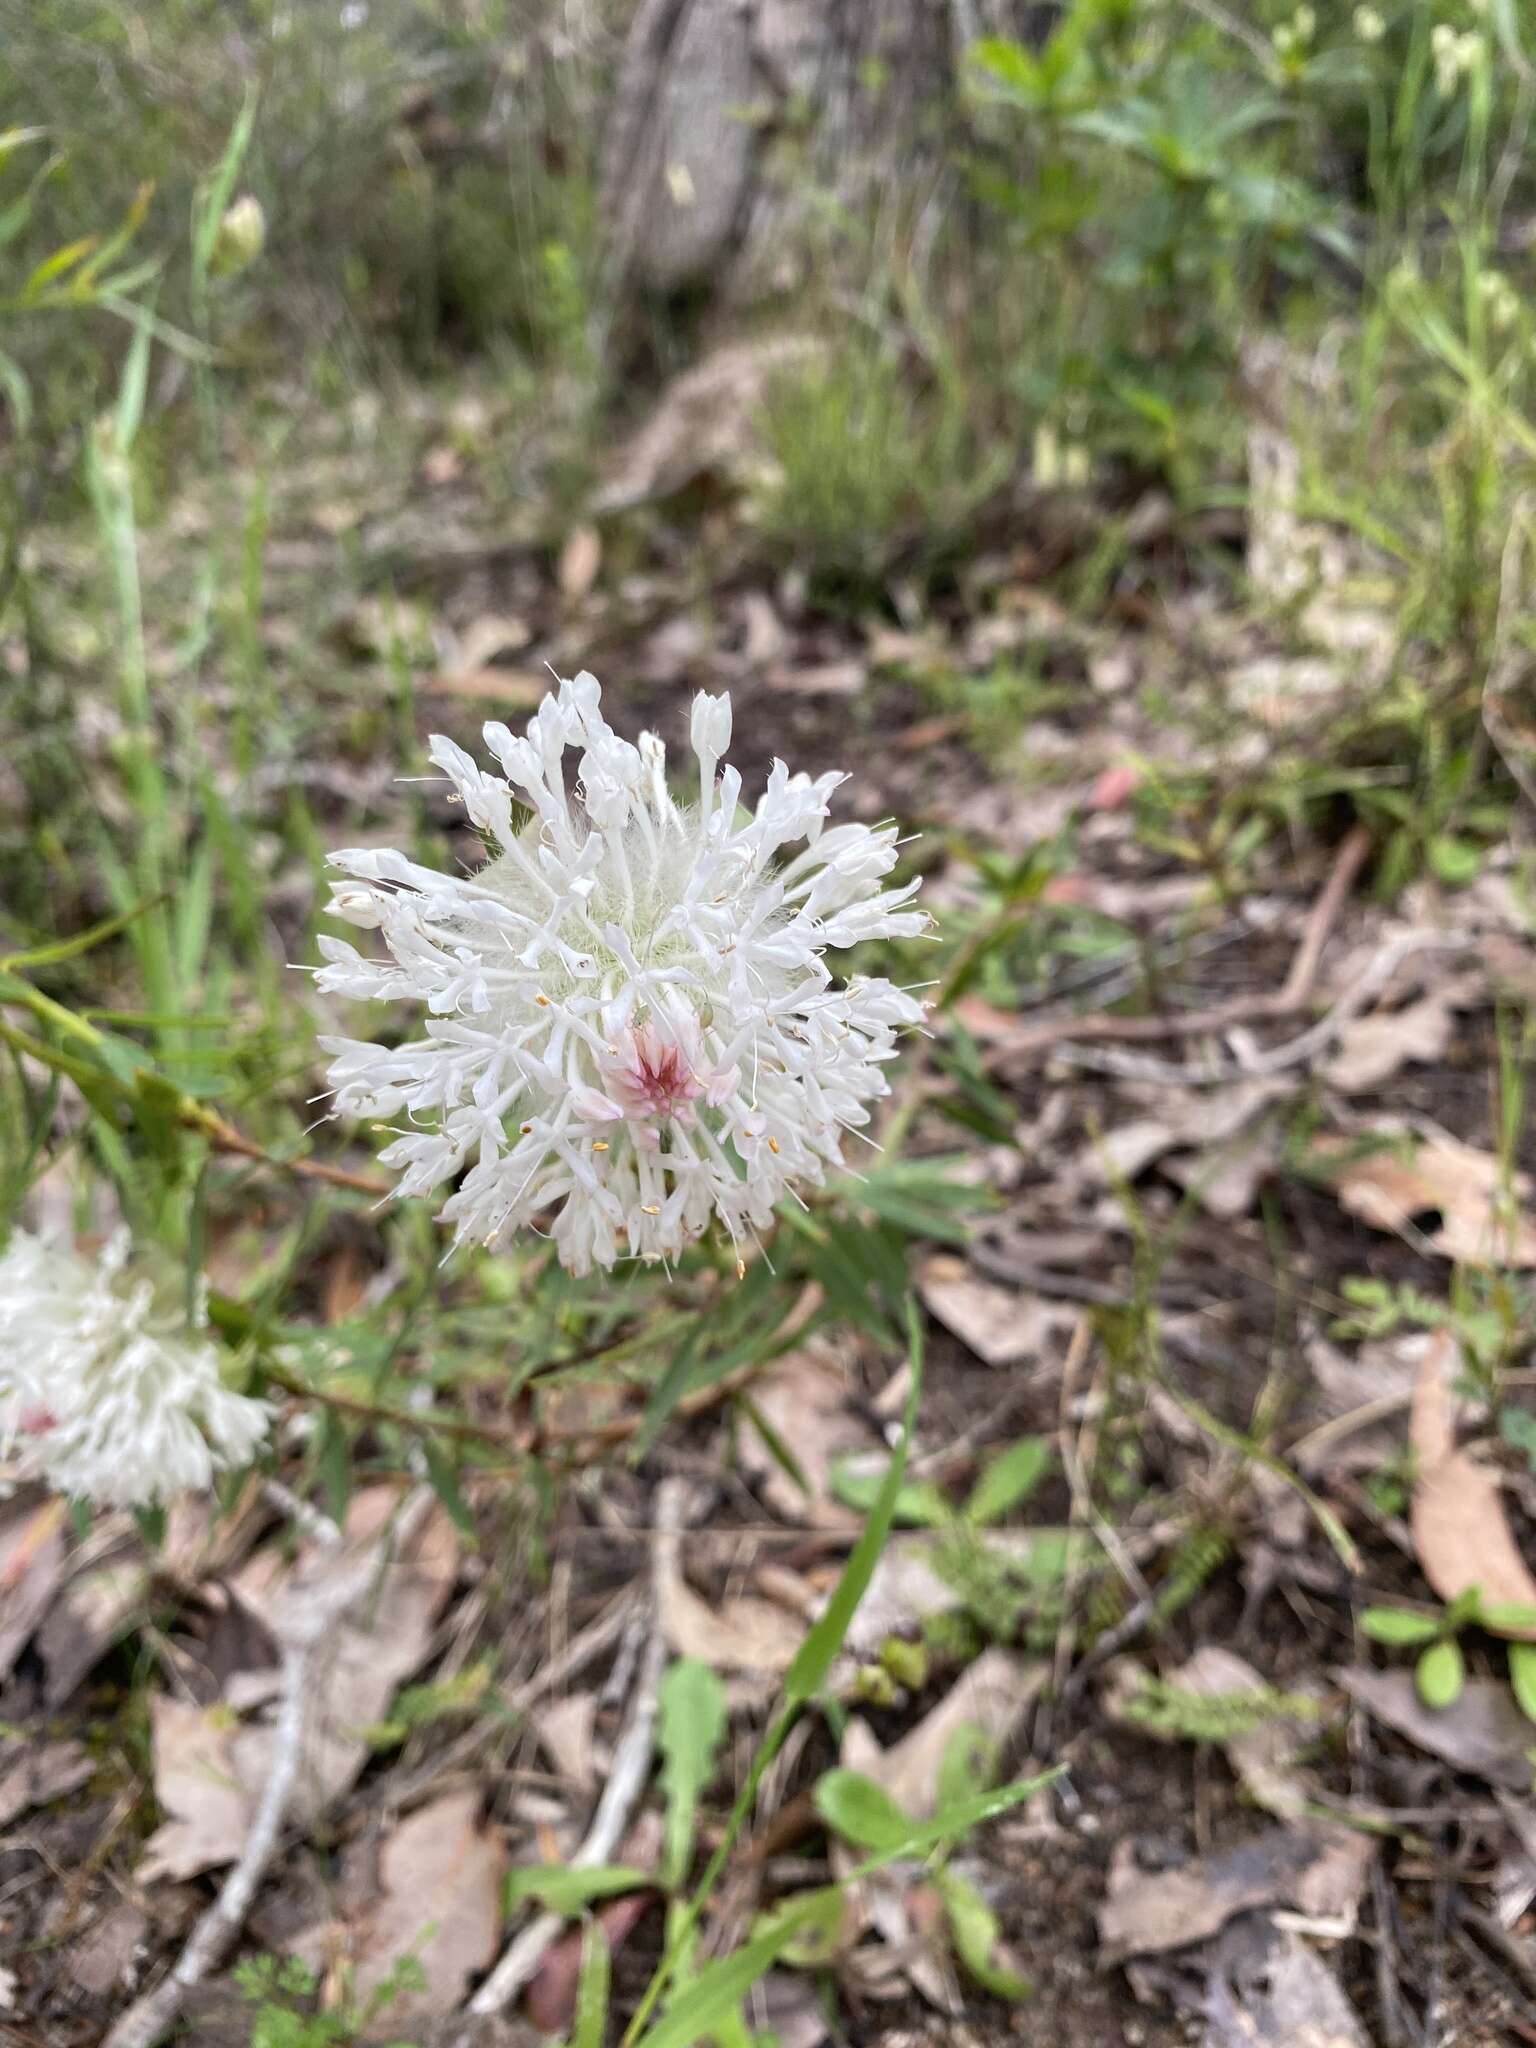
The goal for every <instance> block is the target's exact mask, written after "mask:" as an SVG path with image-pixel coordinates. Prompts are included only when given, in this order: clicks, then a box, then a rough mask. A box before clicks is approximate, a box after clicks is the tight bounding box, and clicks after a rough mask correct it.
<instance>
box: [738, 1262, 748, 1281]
mask: <svg viewBox="0 0 1536 2048" xmlns="http://www.w3.org/2000/svg"><path fill="white" fill-rule="evenodd" d="M746 1277H747V1262H746V1260H745V1259H738V1260H737V1261H736V1278H737V1279H738V1280H745V1279H746Z"/></svg>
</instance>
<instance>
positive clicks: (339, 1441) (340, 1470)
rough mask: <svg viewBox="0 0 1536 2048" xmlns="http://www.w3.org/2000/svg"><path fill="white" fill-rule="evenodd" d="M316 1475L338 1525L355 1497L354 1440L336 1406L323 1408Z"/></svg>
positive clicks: (319, 1430)
mask: <svg viewBox="0 0 1536 2048" xmlns="http://www.w3.org/2000/svg"><path fill="white" fill-rule="evenodd" d="M313 1457H314V1471H315V1477H316V1478H317V1479H318V1480H319V1482H320V1485H321V1489H322V1491H323V1492H324V1494H325V1507H326V1512H327V1514H329V1516H330V1518H331V1520H332V1521H333V1522H334V1523H335V1524H336V1525H337V1527H338V1528H340V1527H341V1525H342V1524H343V1523H344V1522H345V1521H346V1519H347V1504H348V1502H349V1501H350V1500H351V1498H352V1440H351V1438H350V1437H349V1436H348V1435H347V1430H346V1425H345V1423H344V1422H343V1421H342V1419H341V1417H340V1416H339V1415H338V1414H337V1413H336V1410H335V1409H334V1408H322V1409H321V1411H320V1420H319V1425H318V1428H317V1430H316V1441H315V1449H314V1453H313Z"/></svg>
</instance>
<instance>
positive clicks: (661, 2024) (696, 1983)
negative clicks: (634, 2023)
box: [638, 1886, 842, 2048]
mask: <svg viewBox="0 0 1536 2048" xmlns="http://www.w3.org/2000/svg"><path fill="white" fill-rule="evenodd" d="M829 1893H830V1896H831V1898H832V1899H834V1900H836V1902H837V1905H838V1909H839V1911H841V1907H842V1899H841V1896H840V1894H839V1893H838V1890H837V1888H836V1887H835V1886H833V1887H829V1888H828V1891H826V1892H812V1893H810V1894H809V1895H808V1896H807V1897H806V1898H804V1899H796V1900H794V1901H793V1903H792V1904H791V1905H790V1906H788V1907H786V1908H785V1910H784V1911H783V1913H782V1914H781V1915H780V1916H778V1917H777V1918H776V1919H775V1920H774V1921H773V1922H772V1924H771V1925H769V1926H767V1927H765V1928H764V1929H763V1930H762V1931H761V1933H759V1934H755V1935H754V1936H753V1937H752V1939H751V1940H750V1941H746V1942H743V1943H742V1945H741V1947H740V1948H738V1949H733V1950H732V1952H731V1953H730V1954H729V1955H726V1956H721V1957H720V1958H719V1960H718V1961H717V1962H713V1963H708V1964H706V1965H705V1967H704V1968H703V1969H702V1970H701V1971H700V1972H699V1974H698V1976H697V1977H695V1978H694V1980H693V1982H692V1983H691V1984H688V1985H685V1986H684V1988H683V1989H682V1991H680V1992H679V1993H678V1995H677V1997H676V1998H674V1999H673V2001H672V2003H671V2005H670V2006H669V2007H668V2008H667V2010H666V2012H665V2013H664V2014H663V2015H662V2017H661V2018H660V2019H659V2020H658V2021H657V2022H656V2024H655V2026H653V2027H651V2028H649V2029H648V2030H647V2032H645V2033H644V2034H642V2035H641V2037H640V2041H639V2044H638V2048H698V2044H699V2043H700V2042H701V2041H706V2040H708V2038H709V2036H710V2034H711V2033H712V2032H713V2031H714V2029H715V2028H716V2027H717V2026H720V2025H721V2024H723V2023H724V2022H725V2021H726V2020H727V2019H728V2018H729V2017H730V2016H731V2015H732V2014H733V2013H735V2011H736V2009H737V2007H738V2006H739V2005H740V2004H741V2001H742V2000H743V1999H744V1998H745V1997H746V1995H747V1993H748V1992H749V1991H750V1990H751V1989H752V1987H753V1985H754V1984H756V1983H758V1982H759V1981H760V1980H761V1979H762V1978H763V1977H765V1976H766V1975H767V1973H768V1971H769V1970H771V1969H772V1967H773V1965H774V1964H775V1963H776V1962H777V1961H778V1960H779V1958H780V1956H782V1955H783V1954H785V1953H786V1951H787V1950H788V1949H789V1948H790V1946H791V1945H792V1944H793V1943H794V1942H795V1941H796V1940H797V1939H798V1938H800V1937H801V1936H803V1935H805V1934H807V1933H809V1932H810V1931H811V1930H812V1928H813V1927H815V1926H816V1925H817V1924H818V1923H820V1924H821V1925H823V1926H824V1925H825V1924H826V1922H827V1918H828V1914H829V1905H828V1894H829Z"/></svg>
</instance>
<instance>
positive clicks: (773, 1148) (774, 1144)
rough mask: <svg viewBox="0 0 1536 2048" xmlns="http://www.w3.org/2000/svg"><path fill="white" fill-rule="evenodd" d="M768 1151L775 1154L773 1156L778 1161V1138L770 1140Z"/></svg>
mask: <svg viewBox="0 0 1536 2048" xmlns="http://www.w3.org/2000/svg"><path fill="white" fill-rule="evenodd" d="M768 1150H769V1151H770V1152H771V1153H772V1154H773V1156H774V1158H775V1159H777V1158H778V1156H779V1141H778V1139H777V1138H770V1139H769V1140H768Z"/></svg>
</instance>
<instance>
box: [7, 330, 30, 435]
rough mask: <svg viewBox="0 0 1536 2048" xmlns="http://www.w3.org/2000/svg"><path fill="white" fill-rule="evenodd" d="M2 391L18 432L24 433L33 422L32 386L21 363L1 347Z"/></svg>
mask: <svg viewBox="0 0 1536 2048" xmlns="http://www.w3.org/2000/svg"><path fill="white" fill-rule="evenodd" d="M0 392H4V394H5V397H6V401H7V403H8V404H9V405H10V408H11V418H12V419H13V420H14V422H15V424H16V432H17V433H18V434H24V433H25V432H26V431H27V428H28V427H29V426H31V424H32V386H31V385H30V384H29V383H28V382H27V373H26V371H25V370H24V369H23V368H22V367H21V365H20V363H18V362H17V360H16V358H15V357H14V356H10V355H7V354H6V352H5V350H4V349H0Z"/></svg>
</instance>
